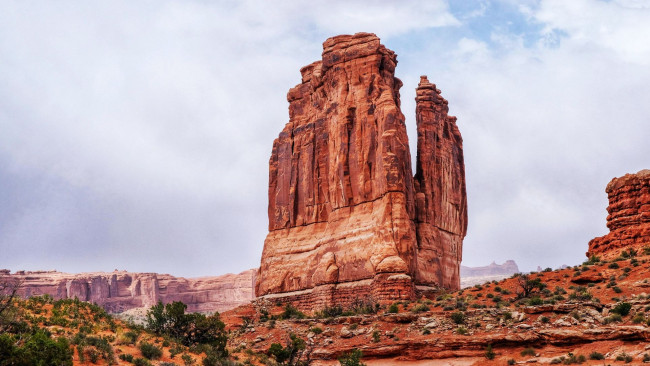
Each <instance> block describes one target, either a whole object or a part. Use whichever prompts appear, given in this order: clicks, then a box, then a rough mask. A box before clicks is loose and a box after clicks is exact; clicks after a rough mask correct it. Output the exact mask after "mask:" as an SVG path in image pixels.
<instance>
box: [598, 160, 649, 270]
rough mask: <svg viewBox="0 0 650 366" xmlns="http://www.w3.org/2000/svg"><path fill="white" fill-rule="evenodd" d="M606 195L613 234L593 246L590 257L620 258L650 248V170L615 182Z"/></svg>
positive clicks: (601, 238)
mask: <svg viewBox="0 0 650 366" xmlns="http://www.w3.org/2000/svg"><path fill="white" fill-rule="evenodd" d="M606 192H607V196H608V198H609V206H608V207H607V212H609V215H608V216H607V227H608V228H609V230H610V232H609V234H607V235H605V236H601V237H598V238H595V239H592V240H591V241H590V242H589V251H588V252H587V256H588V257H591V256H592V255H604V256H605V257H616V256H618V255H619V254H620V252H621V251H622V250H624V249H628V248H634V249H636V250H641V249H643V247H645V246H648V245H650V170H648V169H645V170H641V171H640V172H638V173H636V174H625V175H624V176H623V177H620V178H614V179H612V181H611V182H609V184H608V185H607V188H606Z"/></svg>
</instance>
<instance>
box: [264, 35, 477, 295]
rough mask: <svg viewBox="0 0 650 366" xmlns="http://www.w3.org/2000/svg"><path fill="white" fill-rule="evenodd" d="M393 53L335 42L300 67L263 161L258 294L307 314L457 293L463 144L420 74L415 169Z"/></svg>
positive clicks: (364, 39)
mask: <svg viewBox="0 0 650 366" xmlns="http://www.w3.org/2000/svg"><path fill="white" fill-rule="evenodd" d="M396 64H397V59H396V55H395V53H394V52H393V51H391V50H389V49H387V48H386V47H384V46H383V45H382V44H381V43H380V42H379V38H377V36H375V35H374V34H369V33H357V34H355V35H352V36H350V35H344V36H337V37H333V38H330V39H328V40H327V41H325V43H324V44H323V55H322V60H321V61H317V62H314V63H312V64H310V65H308V66H305V67H303V68H302V69H301V70H300V71H301V73H302V83H301V84H299V85H297V86H296V87H294V88H292V89H291V90H290V91H289V93H288V95H287V99H288V101H289V122H288V123H287V124H286V126H285V127H284V129H283V130H282V132H281V133H280V136H279V137H278V138H277V139H276V140H275V141H274V143H273V150H272V153H271V159H270V161H269V234H268V236H267V237H266V240H265V242H264V251H263V253H262V260H261V266H260V269H259V273H258V277H257V283H256V289H255V292H256V295H257V296H261V297H265V298H268V299H277V298H282V299H283V300H286V301H292V302H294V303H297V304H299V305H303V306H315V305H319V306H323V305H332V304H342V305H344V304H349V303H351V302H353V301H355V300H356V299H364V298H372V299H374V300H377V301H382V300H392V299H412V298H414V297H415V296H416V293H417V292H418V291H424V290H431V289H435V288H438V287H446V288H450V289H457V288H459V285H460V284H459V266H460V260H461V252H462V240H463V237H464V236H465V230H466V226H467V208H466V195H465V178H464V163H463V153H462V140H461V137H460V133H459V132H458V129H457V127H456V124H455V118H454V117H449V116H447V110H448V108H447V101H446V100H444V99H443V98H442V97H441V96H440V91H439V90H437V89H436V87H435V85H434V84H431V83H429V82H428V81H427V80H426V77H423V78H422V79H421V81H420V85H419V87H418V90H417V98H416V100H417V123H418V159H417V174H416V176H415V179H414V177H413V173H412V169H411V156H410V152H409V144H408V137H407V134H406V126H405V123H404V115H403V114H402V112H401V111H400V96H399V89H400V87H401V86H402V82H401V81H400V80H399V79H398V78H396V77H395V65H396Z"/></svg>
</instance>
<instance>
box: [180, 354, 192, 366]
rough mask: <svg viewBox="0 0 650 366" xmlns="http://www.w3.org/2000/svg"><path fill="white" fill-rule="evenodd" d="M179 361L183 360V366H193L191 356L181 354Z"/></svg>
mask: <svg viewBox="0 0 650 366" xmlns="http://www.w3.org/2000/svg"><path fill="white" fill-rule="evenodd" d="M181 360H183V363H184V364H185V366H192V365H194V359H193V358H192V356H190V355H188V354H187V353H183V354H182V355H181Z"/></svg>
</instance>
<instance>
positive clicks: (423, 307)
mask: <svg viewBox="0 0 650 366" xmlns="http://www.w3.org/2000/svg"><path fill="white" fill-rule="evenodd" d="M429 310H431V309H429V307H428V306H427V305H425V304H419V305H416V306H414V307H413V309H411V311H412V312H414V313H423V312H425V311H429Z"/></svg>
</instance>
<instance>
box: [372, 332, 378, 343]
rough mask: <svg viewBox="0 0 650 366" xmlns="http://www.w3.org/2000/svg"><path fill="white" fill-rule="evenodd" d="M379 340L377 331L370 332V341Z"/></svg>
mask: <svg viewBox="0 0 650 366" xmlns="http://www.w3.org/2000/svg"><path fill="white" fill-rule="evenodd" d="M379 340H380V338H379V331H378V330H375V331H374V332H372V341H373V342H375V343H377V342H379Z"/></svg>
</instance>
